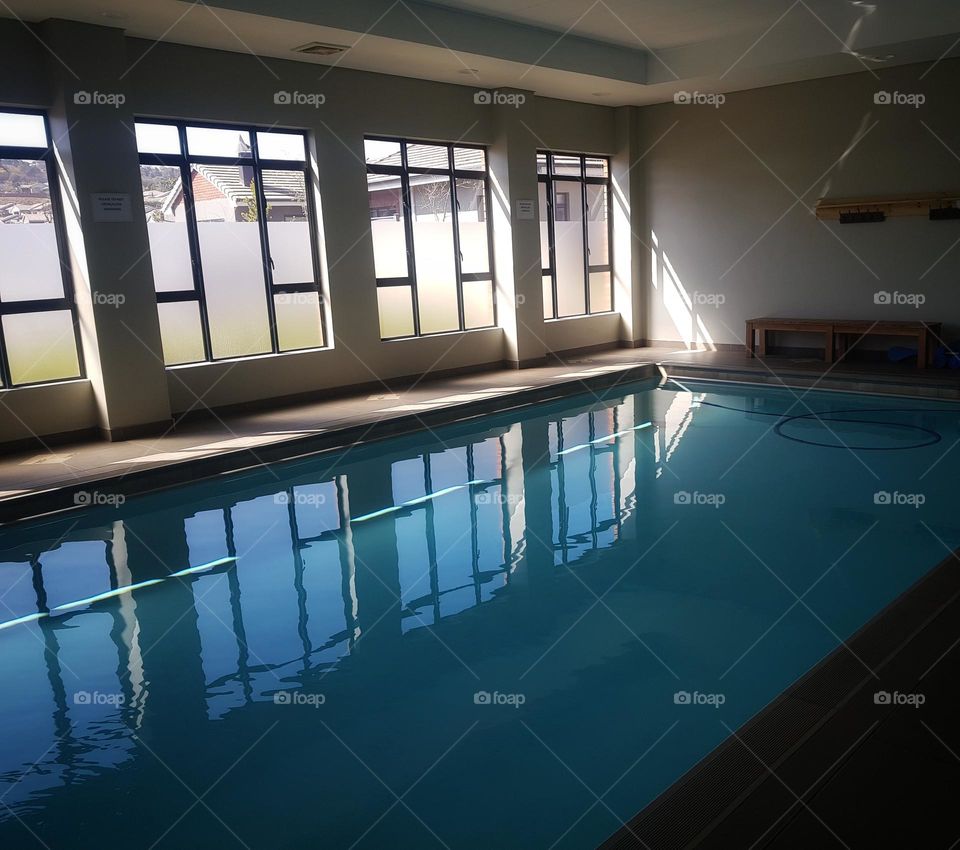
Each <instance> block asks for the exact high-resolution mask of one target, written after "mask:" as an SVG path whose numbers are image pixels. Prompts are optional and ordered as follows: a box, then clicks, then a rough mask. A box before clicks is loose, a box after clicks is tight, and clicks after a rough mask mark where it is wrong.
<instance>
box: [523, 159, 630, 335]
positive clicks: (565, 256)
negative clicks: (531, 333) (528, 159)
mask: <svg viewBox="0 0 960 850" xmlns="http://www.w3.org/2000/svg"><path fill="white" fill-rule="evenodd" d="M537 180H538V181H539V189H540V192H539V194H540V253H541V257H542V263H543V271H542V274H543V317H544V318H545V319H562V318H566V317H568V316H583V315H586V314H588V313H605V312H608V311H609V310H612V309H613V275H612V274H611V265H610V241H611V235H610V227H611V220H612V217H611V215H610V161H609V160H608V159H607V158H605V157H595V156H584V155H581V154H557V153H548V152H545V151H544V152H541V153H539V154H537Z"/></svg>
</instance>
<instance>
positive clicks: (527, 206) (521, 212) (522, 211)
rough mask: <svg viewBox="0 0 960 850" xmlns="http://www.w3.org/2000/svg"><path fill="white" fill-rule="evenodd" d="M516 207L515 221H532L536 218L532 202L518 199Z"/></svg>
mask: <svg viewBox="0 0 960 850" xmlns="http://www.w3.org/2000/svg"><path fill="white" fill-rule="evenodd" d="M516 205H517V221H533V220H534V219H535V218H536V217H537V210H536V207H535V206H534V204H533V201H531V200H528V199H526V198H518V199H517V201H516Z"/></svg>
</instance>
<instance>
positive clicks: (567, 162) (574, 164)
mask: <svg viewBox="0 0 960 850" xmlns="http://www.w3.org/2000/svg"><path fill="white" fill-rule="evenodd" d="M553 173H554V174H569V175H572V176H574V177H579V176H580V157H579V156H568V155H567V154H559V153H555V154H553Z"/></svg>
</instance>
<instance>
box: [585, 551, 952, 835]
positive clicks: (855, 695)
mask: <svg viewBox="0 0 960 850" xmlns="http://www.w3.org/2000/svg"><path fill="white" fill-rule="evenodd" d="M958 560H960V550H958V552H955V553H951V554H950V555H948V556H947V557H946V558H944V559H943V560H942V561H941V562H940V563H939V564H938V565H937V566H935V567H934V568H933V569H932V570H930V572H928V573H927V574H926V575H924V576H922V577H921V578H920V579H918V580H917V581H916V582H915V583H914V584H913V585H911V586H910V587H909V588H908V589H907V590H905V591H904V592H903V593H902V594H900V596H898V597H897V598H896V599H894V600H893V601H892V602H891V603H890V604H889V605H887V606H886V607H885V608H884V609H883V610H881V611H880V612H879V613H878V614H876V615H875V616H874V617H873V618H872V619H871V620H870V621H869V622H867V623H866V624H865V625H864V626H862V627H861V628H860V629H859V630H858V631H857V632H856V633H855V634H854V635H853V636H851V637H850V638H849V639H848V640H847V641H846V642H845V644H842V645H840V646H838V647H837V648H836V649H835V650H834V651H833V652H831V653H830V654H829V655H828V656H826V658H824V659H823V660H821V661H820V662H819V663H818V664H817V665H816V666H815V667H813V668H812V669H811V670H809V671H808V672H807V673H806V674H805V675H804V676H802V677H801V678H800V679H798V680H797V681H796V682H794V683H793V684H792V685H791V686H790V687H788V688H787V689H786V690H785V691H784V692H783V693H781V694H780V695H779V696H778V697H777V698H776V699H775V700H774V701H773V702H771V703H770V704H768V705H767V706H766V707H765V708H763V709H762V710H761V711H760V712H758V713H757V714H756V715H754V717H752V718H751V719H750V720H748V721H747V722H746V723H744V724H743V725H742V726H741V727H740V728H738V729H737V730H735V731H734V733H733V734H731V735H730V736H729V737H728V738H727V739H726V740H724V742H723V743H722V744H720V746H718V747H717V748H716V749H714V750H712V751H711V752H710V753H708V754H707V755H706V756H705V757H704V758H703V759H702V760H701V761H699V762H698V763H697V764H696V765H694V766H693V767H692V768H691V769H690V770H689V771H687V772H686V773H685V774H684V775H683V776H681V777H680V778H679V779H678V780H677V781H676V782H675V783H674V784H673V785H672V786H670V787H669V788H668V789H667V790H666V791H664V792H663V793H662V794H661V795H659V796H658V797H657V798H656V799H655V800H654V801H653V802H651V803H650V804H649V805H648V806H646V807H645V808H644V809H642V810H641V811H640V812H639V813H637V814H636V815H635V816H634V817H633V818H631V819H630V820H629V821H627V823H626V825H625V826H624V827H622V828H621V829H620V830H618V831H617V832H616V833H614V834H613V835H612V836H611V837H610V838H608V839H607V840H606V841H605V842H603V844H601V845H600V850H627V848H630V850H633V848H645V850H679V848H686V847H698V848H714V847H716V848H727V847H730V846H733V845H732V844H731V843H730V842H731V841H732V840H736V842H737V846H753V845H754V844H755V843H757V844H759V842H760V840H761V839H765V838H771V839H772V837H773V835H775V832H774V827H775V826H776V825H778V824H782V823H785V822H786V818H785V815H784V812H783V811H782V810H781V809H780V808H778V807H777V805H776V803H777V802H780V801H782V799H783V798H784V797H786V800H787V805H788V806H799V805H800V803H797V802H796V798H797V797H798V796H799V795H800V794H804V795H806V794H809V792H810V791H811V790H812V789H813V786H817V785H820V784H821V783H822V782H824V781H826V780H827V779H828V778H829V775H832V773H833V772H834V771H835V770H836V769H837V768H838V767H839V766H840V764H841V762H842V761H843V760H844V759H845V758H847V757H849V755H850V754H851V752H852V751H853V749H854V748H853V746H852V745H853V744H854V743H857V742H858V741H857V735H856V734H848V733H849V729H850V727H851V726H855V725H857V724H856V723H855V722H852V721H855V720H857V719H860V720H861V722H863V721H862V716H861V715H863V716H870V717H875V718H876V720H877V721H879V720H881V719H882V718H884V717H885V716H886V715H887V714H889V713H890V712H891V711H894V710H895V709H894V707H893V706H892V705H887V706H883V705H876V704H875V703H874V699H873V694H874V692H875V691H876V690H881V689H882V690H887V691H894V690H900V691H901V692H909V691H910V690H911V687H910V686H911V685H913V684H915V682H916V676H915V675H913V673H915V672H916V671H917V669H918V668H919V670H923V669H925V668H926V666H927V663H926V662H923V663H918V662H917V659H916V658H914V657H911V644H912V642H913V641H914V639H915V638H917V637H918V636H920V635H921V634H922V633H923V632H924V630H925V629H926V628H927V627H928V626H930V625H931V624H932V623H933V622H934V621H935V620H936V619H937V617H938V616H939V615H940V614H941V613H942V612H944V611H945V610H946V609H947V608H948V607H949V606H951V605H952V604H954V603H955V602H956V601H957V600H958V598H960V572H958V571H957V569H956V562H957V561H958ZM854 653H855V655H854ZM934 657H936V656H934ZM858 658H859V659H861V660H862V662H864V663H866V664H867V665H869V667H870V668H871V669H872V670H874V671H875V672H876V673H877V674H878V677H879V678H874V676H873V675H872V674H871V673H870V672H868V671H867V670H866V669H865V667H864V663H861V661H860V660H858ZM904 682H906V683H907V684H906V685H904ZM898 686H899V687H898ZM863 725H867V724H865V723H864V724H863ZM864 737H866V735H864ZM787 779H792V780H793V781H794V782H795V783H796V785H797V786H798V787H799V790H798V789H797V788H794V786H793V785H790V784H788V783H787V782H786V780H787Z"/></svg>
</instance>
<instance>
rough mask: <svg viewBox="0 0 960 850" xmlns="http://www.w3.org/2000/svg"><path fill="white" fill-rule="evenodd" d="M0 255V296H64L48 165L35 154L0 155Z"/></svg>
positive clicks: (12, 298)
mask: <svg viewBox="0 0 960 850" xmlns="http://www.w3.org/2000/svg"><path fill="white" fill-rule="evenodd" d="M28 117H30V116H28ZM33 117H36V116H33ZM0 257H2V259H3V262H2V265H0V299H2V300H4V301H26V300H29V299H32V298H62V297H63V274H62V270H61V267H60V253H59V251H58V249H57V233H56V229H55V228H54V225H53V206H52V204H51V201H50V187H49V185H48V183H47V167H46V165H45V163H43V162H42V161H40V160H35V159H2V160H0Z"/></svg>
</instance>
